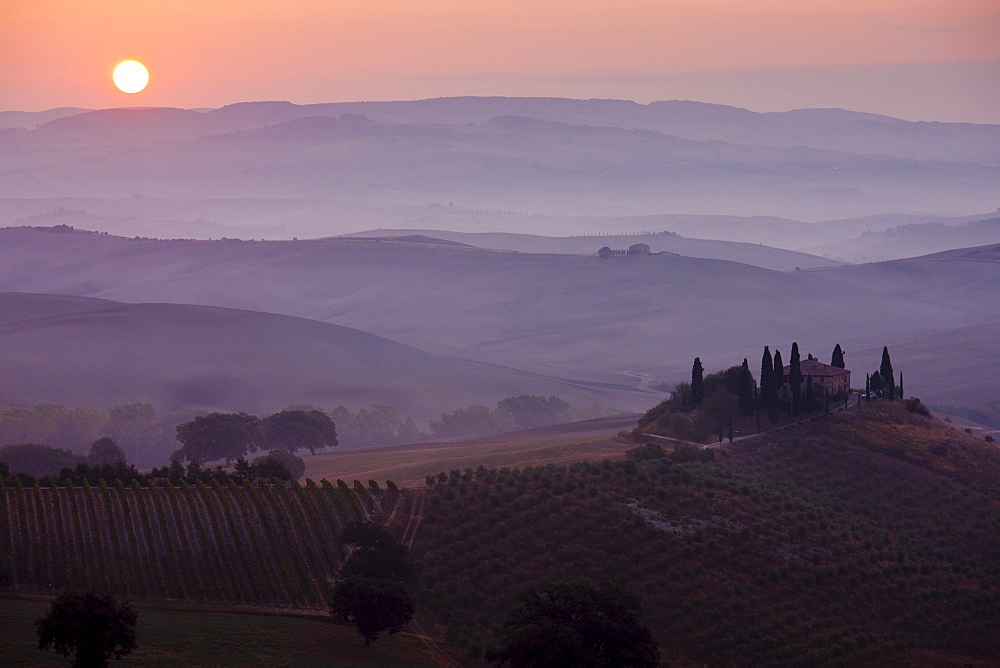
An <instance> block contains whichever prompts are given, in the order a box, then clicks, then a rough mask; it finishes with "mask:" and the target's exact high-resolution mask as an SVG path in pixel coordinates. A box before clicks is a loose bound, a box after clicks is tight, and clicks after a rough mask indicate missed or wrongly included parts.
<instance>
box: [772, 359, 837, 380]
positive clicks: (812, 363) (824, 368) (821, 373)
mask: <svg viewBox="0 0 1000 668" xmlns="http://www.w3.org/2000/svg"><path fill="white" fill-rule="evenodd" d="M799 368H800V369H802V377H803V378H805V377H806V376H812V377H814V378H815V377H817V376H818V377H822V378H826V377H830V376H841V375H843V374H845V373H850V372H851V371H850V369H841V368H840V367H839V366H831V365H829V364H823V363H822V362H820V361H819V360H810V359H805V360H802V361H801V362H799ZM784 371H785V375H786V376H787V375H789V374H790V373H791V371H792V367H791V365H789V366H786V367H785V370H784Z"/></svg>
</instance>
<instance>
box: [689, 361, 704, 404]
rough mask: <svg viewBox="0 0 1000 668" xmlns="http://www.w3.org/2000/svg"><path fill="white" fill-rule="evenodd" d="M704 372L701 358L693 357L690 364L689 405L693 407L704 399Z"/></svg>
mask: <svg viewBox="0 0 1000 668" xmlns="http://www.w3.org/2000/svg"><path fill="white" fill-rule="evenodd" d="M704 372H705V369H704V368H703V367H702V366H701V359H700V358H698V357H695V358H694V364H692V365H691V405H692V406H694V407H695V408H698V407H699V406H701V402H702V401H703V400H704V399H705V378H704V375H703V374H704Z"/></svg>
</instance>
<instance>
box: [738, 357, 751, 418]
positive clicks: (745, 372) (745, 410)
mask: <svg viewBox="0 0 1000 668" xmlns="http://www.w3.org/2000/svg"><path fill="white" fill-rule="evenodd" d="M753 409H754V398H753V376H751V375H750V365H749V364H748V363H747V358H745V357H744V358H743V368H742V369H741V370H740V415H742V416H743V417H749V416H751V415H753Z"/></svg>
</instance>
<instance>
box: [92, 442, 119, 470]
mask: <svg viewBox="0 0 1000 668" xmlns="http://www.w3.org/2000/svg"><path fill="white" fill-rule="evenodd" d="M124 461H125V453H124V452H122V449H121V448H119V447H118V444H117V443H115V442H114V441H113V440H111V439H110V438H108V437H107V436H105V437H104V438H99V439H97V440H96V441H94V442H93V443H91V444H90V452H89V453H88V454H87V463H88V464H90V465H91V466H100V465H101V464H115V463H117V462H124Z"/></svg>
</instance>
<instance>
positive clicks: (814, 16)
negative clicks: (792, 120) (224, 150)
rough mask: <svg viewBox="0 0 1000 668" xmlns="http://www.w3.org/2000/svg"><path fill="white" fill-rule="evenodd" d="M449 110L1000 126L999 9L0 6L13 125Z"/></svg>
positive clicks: (20, 0)
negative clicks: (242, 107)
mask: <svg viewBox="0 0 1000 668" xmlns="http://www.w3.org/2000/svg"><path fill="white" fill-rule="evenodd" d="M129 58H134V59H137V60H140V61H142V62H144V63H145V64H146V65H147V66H148V67H149V70H150V74H151V80H150V84H149V86H148V88H147V89H146V90H145V91H143V92H141V93H138V94H135V95H127V94H125V93H120V92H118V91H117V89H115V87H114V86H113V84H112V82H111V70H112V68H113V67H114V65H115V64H116V63H117V62H119V61H121V60H125V59H129ZM449 95H527V96H561V97H580V98H589V97H615V98H624V99H632V100H637V101H640V102H649V101H653V100H670V99H693V100H701V101H706V102H717V103H723V104H733V105H737V106H742V107H747V108H750V109H754V110H758V111H776V110H785V109H792V108H801V107H828V106H837V107H845V108H850V109H856V110H859V111H871V112H877V113H884V114H889V115H893V116H899V117H902V118H909V119H916V120H947V121H974V122H993V123H1000V0H837V1H833V0H614V1H612V0H600V1H597V0H566V1H562V0H560V1H558V2H557V1H553V0H531V1H529V0H422V1H420V2H417V1H414V0H239V1H238V2H237V1H230V0H0V109H5V110H13V109H17V110H29V111H37V110H42V109H47V108H51V107H57V106H80V107H91V108H94V107H117V106H176V107H218V106H221V105H224V104H228V103H231V102H240V101H247V100H290V101H292V102H297V103H308V102H332V101H352V100H390V99H417V98H426V97H440V96H449Z"/></svg>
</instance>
